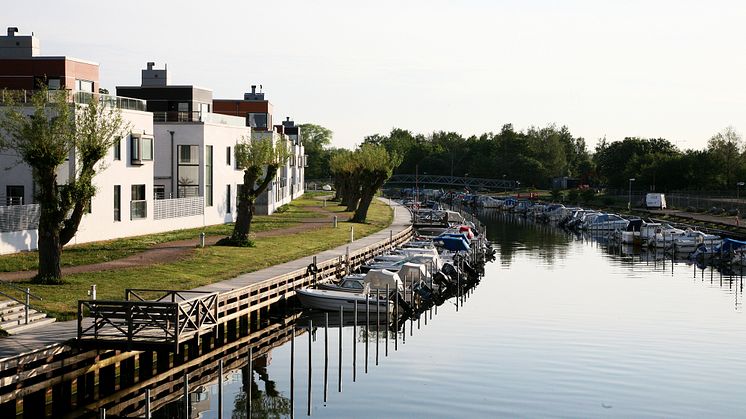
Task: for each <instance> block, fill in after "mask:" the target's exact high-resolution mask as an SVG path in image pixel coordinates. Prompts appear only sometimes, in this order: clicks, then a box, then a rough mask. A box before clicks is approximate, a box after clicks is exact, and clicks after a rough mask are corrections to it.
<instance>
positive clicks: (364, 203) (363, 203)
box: [351, 177, 387, 223]
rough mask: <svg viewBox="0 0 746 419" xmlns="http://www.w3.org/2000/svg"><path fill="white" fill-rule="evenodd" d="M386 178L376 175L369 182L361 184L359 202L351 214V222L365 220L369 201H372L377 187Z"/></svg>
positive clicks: (362, 221)
mask: <svg viewBox="0 0 746 419" xmlns="http://www.w3.org/2000/svg"><path fill="white" fill-rule="evenodd" d="M386 179H387V177H378V178H376V179H375V180H373V181H372V182H371V183H369V184H367V185H365V186H363V189H362V193H361V197H360V204H359V205H358V206H357V210H355V214H354V215H353V216H352V220H351V221H352V222H353V223H364V222H365V220H366V219H367V218H368V209H369V208H370V203H371V202H373V197H375V195H376V192H377V191H378V189H380V188H381V186H383V183H384V182H385V181H386Z"/></svg>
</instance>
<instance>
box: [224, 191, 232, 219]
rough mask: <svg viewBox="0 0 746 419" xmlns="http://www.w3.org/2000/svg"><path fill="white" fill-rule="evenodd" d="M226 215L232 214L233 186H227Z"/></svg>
mask: <svg viewBox="0 0 746 419" xmlns="http://www.w3.org/2000/svg"><path fill="white" fill-rule="evenodd" d="M225 213H226V214H230V213H231V185H225Z"/></svg>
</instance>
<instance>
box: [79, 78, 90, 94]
mask: <svg viewBox="0 0 746 419" xmlns="http://www.w3.org/2000/svg"><path fill="white" fill-rule="evenodd" d="M75 90H77V91H79V92H88V93H93V82H92V81H89V80H75Z"/></svg>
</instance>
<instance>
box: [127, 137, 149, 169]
mask: <svg viewBox="0 0 746 419" xmlns="http://www.w3.org/2000/svg"><path fill="white" fill-rule="evenodd" d="M131 137H132V139H131V141H130V156H131V162H132V164H134V165H138V166H139V165H142V162H143V161H151V160H153V137H148V136H144V135H140V134H132V135H131Z"/></svg>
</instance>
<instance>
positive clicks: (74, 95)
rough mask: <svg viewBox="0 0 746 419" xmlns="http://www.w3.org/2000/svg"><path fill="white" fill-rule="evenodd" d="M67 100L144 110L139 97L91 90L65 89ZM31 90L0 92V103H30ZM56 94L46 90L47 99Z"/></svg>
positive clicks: (52, 97)
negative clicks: (97, 102)
mask: <svg viewBox="0 0 746 419" xmlns="http://www.w3.org/2000/svg"><path fill="white" fill-rule="evenodd" d="M66 92H67V100H68V101H69V102H72V103H75V104H79V105H87V104H88V103H90V102H91V99H95V100H98V101H99V103H102V104H104V105H106V106H110V107H113V108H119V109H125V110H133V111H143V112H144V111H146V106H145V101H144V100H140V99H133V98H129V97H122V96H113V95H106V94H103V93H92V92H80V91H72V90H67V91H66ZM33 94H34V91H33V90H11V91H2V92H0V104H6V103H9V102H10V103H15V104H18V105H26V104H31V98H32V97H33ZM56 94H57V91H56V90H50V91H49V92H48V95H49V100H50V101H52V100H53V99H54V97H55V95H56Z"/></svg>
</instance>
